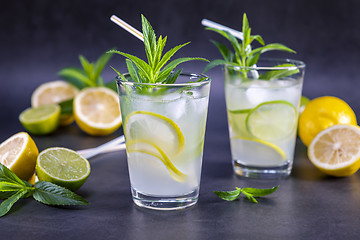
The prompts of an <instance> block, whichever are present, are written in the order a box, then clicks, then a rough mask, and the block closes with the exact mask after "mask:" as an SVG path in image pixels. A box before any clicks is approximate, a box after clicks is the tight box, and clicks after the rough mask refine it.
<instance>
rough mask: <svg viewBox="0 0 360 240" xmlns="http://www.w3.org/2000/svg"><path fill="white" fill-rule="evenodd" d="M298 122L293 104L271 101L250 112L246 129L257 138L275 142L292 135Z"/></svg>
mask: <svg viewBox="0 0 360 240" xmlns="http://www.w3.org/2000/svg"><path fill="white" fill-rule="evenodd" d="M296 121H297V114H296V109H295V107H294V106H293V105H292V104H291V103H289V102H287V101H283V100H279V101H270V102H263V103H261V104H259V105H258V106H256V107H255V108H253V109H252V110H251V111H250V113H249V114H248V116H247V118H246V127H247V129H248V130H249V132H250V133H251V134H252V135H253V136H255V137H256V138H260V139H263V140H266V141H274V140H280V139H283V138H285V137H287V136H289V135H290V134H292V133H293V132H294V129H295V127H296Z"/></svg>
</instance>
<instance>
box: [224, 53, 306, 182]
mask: <svg viewBox="0 0 360 240" xmlns="http://www.w3.org/2000/svg"><path fill="white" fill-rule="evenodd" d="M224 70H225V98H226V108H227V115H228V126H229V136H230V145H231V155H232V163H233V167H234V171H235V173H236V174H238V175H241V176H245V177H253V178H280V177H285V176H288V175H289V174H290V173H291V170H292V165H293V159H294V149H295V141H296V134H297V122H298V114H299V105H300V98H301V91H302V85H303V79H304V71H305V64H304V63H303V62H301V61H295V60H288V59H265V60H261V61H258V63H257V65H256V66H254V67H239V66H236V67H235V66H225V67H224Z"/></svg>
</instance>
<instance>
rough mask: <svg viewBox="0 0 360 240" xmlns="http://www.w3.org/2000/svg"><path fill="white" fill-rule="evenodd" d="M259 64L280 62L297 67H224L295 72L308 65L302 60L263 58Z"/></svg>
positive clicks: (229, 66) (227, 65)
mask: <svg viewBox="0 0 360 240" xmlns="http://www.w3.org/2000/svg"><path fill="white" fill-rule="evenodd" d="M258 62H279V63H291V64H294V65H295V66H291V67H275V66H274V67H258V66H254V65H253V66H245V67H243V66H235V65H230V64H225V65H224V67H227V68H232V69H234V70H240V69H246V70H295V69H304V68H305V66H306V64H305V63H304V62H303V61H300V60H294V59H290V58H262V59H259V61H258Z"/></svg>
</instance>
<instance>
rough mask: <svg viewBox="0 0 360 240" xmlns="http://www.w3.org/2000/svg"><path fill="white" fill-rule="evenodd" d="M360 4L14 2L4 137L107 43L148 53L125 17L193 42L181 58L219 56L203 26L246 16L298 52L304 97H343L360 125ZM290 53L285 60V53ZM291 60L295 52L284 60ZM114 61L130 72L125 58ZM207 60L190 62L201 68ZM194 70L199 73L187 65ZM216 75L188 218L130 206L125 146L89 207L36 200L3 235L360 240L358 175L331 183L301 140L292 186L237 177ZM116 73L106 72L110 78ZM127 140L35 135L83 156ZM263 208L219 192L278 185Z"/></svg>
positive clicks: (99, 177) (2, 106) (107, 161)
mask: <svg viewBox="0 0 360 240" xmlns="http://www.w3.org/2000/svg"><path fill="white" fill-rule="evenodd" d="M359 7H360V3H359V1H355V0H348V1H336V0H330V1H326V2H325V1H309V0H307V1H286V0H277V1H266V0H256V1H238V0H228V1H221V0H214V1H193V0H171V1H168V0H163V1H145V0H131V1H130V0H129V1H126V0H125V1H101V0H88V1H86V3H84V1H59V0H53V1H35V0H34V1H28V0H17V1H4V3H3V4H2V5H1V7H0V32H1V38H0V48H1V51H0V142H2V141H4V140H5V139H7V138H8V137H10V136H11V135H13V134H15V133H17V132H19V131H23V130H24V129H23V128H22V126H21V124H20V123H19V121H18V120H17V118H18V115H19V114H20V112H21V111H22V110H24V109H25V108H26V107H29V106H30V97H31V94H32V91H33V90H34V89H35V88H36V87H37V86H39V85H40V84H41V83H44V82H47V81H52V80H56V79H58V76H57V74H56V73H57V72H58V71H59V70H60V69H62V68H64V67H69V66H76V67H80V63H79V61H78V55H79V54H83V55H84V56H86V57H87V58H89V59H90V60H91V61H94V60H96V58H97V57H99V56H100V54H101V53H103V52H104V51H106V50H108V49H109V48H112V47H116V48H117V49H118V50H122V51H124V52H128V53H131V54H134V55H137V56H138V55H139V54H140V56H144V55H141V54H144V50H143V47H142V44H141V43H140V42H139V41H137V40H136V39H134V38H133V37H132V36H130V35H129V34H128V33H127V32H125V31H123V30H121V29H119V27H118V26H116V25H115V24H113V23H111V22H110V20H109V17H110V16H111V15H112V14H117V15H118V16H120V17H122V18H123V19H124V20H126V21H128V22H129V23H130V24H132V25H134V27H136V28H138V29H140V14H141V13H143V14H145V15H146V16H147V18H148V19H149V20H150V22H151V23H152V25H153V27H154V28H155V29H156V32H157V34H158V35H159V34H162V35H163V36H165V35H166V36H168V37H169V41H168V43H169V45H168V49H170V47H173V46H175V45H178V44H181V43H184V42H188V41H191V45H190V46H187V47H186V48H184V50H183V52H182V53H179V54H178V55H177V57H189V56H201V57H206V58H208V59H210V60H213V59H216V58H219V57H220V54H219V53H218V52H217V51H216V50H215V48H214V46H213V45H212V44H211V43H210V41H209V40H210V39H213V40H218V41H222V42H223V43H224V41H223V40H224V39H222V38H220V37H217V35H216V34H215V33H212V32H210V31H205V30H204V28H203V26H201V25H200V21H201V19H203V18H208V19H211V20H213V21H216V22H219V23H222V24H224V25H227V26H229V27H232V28H237V29H240V28H241V26H240V23H241V19H242V13H243V12H246V13H247V14H248V17H249V20H250V23H251V27H252V29H253V31H252V33H253V34H261V35H262V36H263V37H264V39H265V40H266V42H267V43H270V42H280V43H283V44H285V45H287V46H289V47H291V48H293V49H295V50H296V51H297V54H296V55H291V57H292V58H296V59H299V60H303V61H304V62H305V63H306V64H307V67H306V73H305V81H304V88H303V94H304V95H305V96H308V97H310V98H314V97H318V96H323V95H333V96H337V97H340V98H342V99H343V100H345V101H346V102H347V103H348V104H349V105H350V106H351V107H352V108H353V109H354V111H355V113H356V114H357V117H358V119H360V111H359V109H360V95H359V89H360V82H359V81H358V76H359V43H360V31H359V29H360V28H359V22H360V14H359V13H358V9H359ZM281 56H283V55H281ZM285 57H290V56H288V55H285ZM110 64H111V65H112V66H114V67H116V68H118V67H119V68H118V69H119V70H121V72H125V61H124V58H121V57H119V56H116V57H113V58H112V59H111V61H110ZM198 64H200V65H196V66H195V65H193V63H191V64H190V65H184V69H187V71H195V72H201V70H202V69H203V67H204V64H203V63H198ZM189 68H190V69H189ZM209 75H210V76H211V77H212V78H213V80H214V81H213V82H212V87H211V96H210V103H209V114H208V122H207V130H206V140H205V150H204V161H203V168H202V176H201V187H200V198H199V202H198V203H197V204H196V205H195V206H193V207H191V208H188V209H185V210H181V211H171V212H159V211H150V210H144V209H140V208H138V207H136V206H135V205H134V204H133V202H132V199H131V193H130V182H129V176H128V171H127V162H126V154H125V152H124V151H120V152H114V153H107V154H103V155H99V156H97V157H95V158H93V159H91V167H92V172H91V174H90V176H89V179H88V181H87V182H86V183H85V185H84V186H83V187H82V188H81V189H80V190H79V191H77V193H78V194H79V195H81V196H83V197H84V198H86V199H87V200H88V201H89V202H90V203H91V204H90V205H89V206H83V207H72V208H61V207H49V206H45V205H42V204H40V203H38V202H36V201H35V200H33V199H30V198H29V199H25V200H20V201H19V202H17V203H16V204H15V205H14V207H13V208H12V210H11V211H10V212H9V213H8V214H7V215H6V216H4V217H1V218H0V240H5V239H6V240H7V239H14V240H18V239H36V240H39V239H41V240H42V239H44V240H47V239H51V240H57V239H166V240H172V239H196V240H200V239H341V240H345V239H359V238H360V237H359V236H360V172H358V173H356V174H354V175H352V176H350V177H346V178H333V177H329V176H326V175H325V174H323V173H321V172H319V171H318V170H317V169H316V168H315V167H314V166H313V165H312V164H311V163H310V161H309V160H308V158H307V153H306V147H305V146H304V145H303V144H302V143H301V142H300V140H298V141H297V145H296V151H295V161H294V168H293V172H292V174H291V175H290V176H289V177H288V178H287V179H282V180H272V181H269V180H254V179H245V178H240V177H237V176H236V175H234V173H233V170H232V166H231V156H230V144H229V138H228V130H227V120H226V111H225V100H224V90H223V81H222V73H221V69H220V68H218V69H214V71H210V72H209ZM113 76H114V72H113V71H112V70H111V69H110V68H109V67H108V68H106V69H105V72H104V74H103V77H104V80H106V81H109V80H110V79H112V78H113ZM121 134H122V130H121V129H120V130H119V131H117V132H116V133H114V134H112V135H110V136H107V137H96V138H95V137H90V136H87V135H86V134H84V133H82V132H81V131H80V130H79V129H78V127H77V126H76V125H75V124H73V125H71V126H69V127H65V128H60V129H58V130H57V131H56V132H54V133H53V134H52V135H49V136H44V137H36V136H34V140H35V142H36V144H37V146H38V148H39V150H40V151H41V150H44V149H46V148H48V147H54V146H63V147H68V148H71V149H75V150H78V149H84V148H90V147H95V146H98V145H100V144H102V143H105V142H107V141H109V140H111V139H113V138H115V137H117V136H119V135H121ZM275 185H280V187H279V189H278V190H277V191H276V192H275V193H274V194H272V195H269V196H267V197H264V198H259V199H258V200H259V203H258V204H253V203H250V202H248V201H247V200H246V199H244V198H241V199H240V200H238V201H234V202H225V201H223V200H221V199H219V198H218V197H217V196H215V195H214V194H213V191H214V190H232V189H234V188H235V187H259V188H262V187H264V188H265V187H272V186H275Z"/></svg>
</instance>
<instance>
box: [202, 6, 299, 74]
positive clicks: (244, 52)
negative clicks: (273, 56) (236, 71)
mask: <svg viewBox="0 0 360 240" xmlns="http://www.w3.org/2000/svg"><path fill="white" fill-rule="evenodd" d="M206 29H207V30H211V31H214V32H217V33H219V34H221V35H222V36H223V37H225V38H226V39H227V40H228V41H229V42H230V43H231V45H232V47H233V49H234V51H231V50H230V49H229V48H228V47H227V46H225V45H224V44H222V43H220V42H217V41H212V42H213V44H214V45H215V46H216V47H217V48H218V50H219V51H220V53H221V55H222V57H223V58H224V59H216V60H214V61H211V62H210V63H209V64H208V65H207V66H206V67H205V69H204V71H203V72H206V71H208V70H209V69H211V68H213V67H215V66H219V65H230V66H240V67H242V68H240V71H241V72H242V77H243V78H245V79H246V78H247V73H248V72H249V70H246V69H245V68H244V67H251V66H254V65H255V64H256V63H257V62H258V60H259V57H260V55H261V54H263V53H265V52H268V51H273V50H278V51H285V52H290V53H295V51H294V50H292V49H290V48H288V47H286V46H285V45H283V44H280V43H270V44H267V45H265V42H264V40H263V38H262V37H261V36H260V35H251V28H250V26H249V21H248V19H247V17H246V14H245V13H244V15H243V24H242V33H243V40H242V41H241V43H239V42H238V40H237V39H236V37H235V36H233V35H232V34H230V33H229V32H228V31H224V30H219V29H216V28H209V27H208V28H206ZM254 41H256V42H258V43H259V44H260V45H261V47H258V48H254V49H252V46H251V44H252V43H253V42H254ZM292 66H294V67H295V65H293V64H283V65H278V66H276V67H284V68H287V67H292ZM276 71H277V74H274V75H272V74H269V73H268V75H267V76H260V77H259V78H261V79H264V80H269V79H271V78H270V77H275V76H276V75H278V76H281V77H286V76H290V75H292V74H294V73H296V72H298V70H297V69H295V70H288V69H281V70H276ZM294 71H295V72H294ZM280 72H281V74H280Z"/></svg>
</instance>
